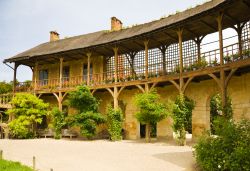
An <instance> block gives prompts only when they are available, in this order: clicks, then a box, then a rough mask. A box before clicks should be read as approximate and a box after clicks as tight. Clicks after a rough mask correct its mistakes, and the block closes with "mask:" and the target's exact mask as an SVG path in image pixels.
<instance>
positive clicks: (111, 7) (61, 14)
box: [0, 0, 205, 81]
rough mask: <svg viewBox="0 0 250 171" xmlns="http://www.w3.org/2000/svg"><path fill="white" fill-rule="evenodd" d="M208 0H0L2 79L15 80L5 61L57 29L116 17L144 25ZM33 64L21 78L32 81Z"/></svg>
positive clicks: (86, 28)
mask: <svg viewBox="0 0 250 171" xmlns="http://www.w3.org/2000/svg"><path fill="white" fill-rule="evenodd" d="M204 2H205V0H178V1H173V0H122V1H121V0H120V1H119V0H116V1H115V0H0V61H1V62H0V81H4V80H5V81H11V80H13V70H12V69H11V68H9V67H8V66H6V65H4V64H3V63H2V61H3V60H4V59H6V58H9V57H12V56H14V55H16V54H18V53H20V52H23V51H25V50H28V49H30V48H32V47H34V46H37V45H38V44H41V43H44V42H48V41H49V32H50V31H52V30H56V31H57V32H58V33H59V34H60V37H61V38H64V37H71V36H76V35H81V34H86V33H91V32H96V31H100V30H109V29H110V18H111V17H112V16H116V17H117V18H119V19H120V20H121V21H122V22H123V26H125V27H126V26H131V25H134V24H142V23H145V22H150V21H152V20H156V19H160V18H161V17H162V16H167V15H169V14H173V13H175V12H176V11H183V10H185V9H187V8H190V7H194V6H196V5H198V4H202V3H204ZM31 78H32V72H31V69H30V68H29V67H26V66H19V67H18V69H17V79H18V80H19V81H25V80H31Z"/></svg>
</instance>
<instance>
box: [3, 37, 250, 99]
mask: <svg viewBox="0 0 250 171" xmlns="http://www.w3.org/2000/svg"><path fill="white" fill-rule="evenodd" d="M248 42H250V40H249V39H248V40H245V41H243V42H242V44H250V43H248ZM223 53H224V63H225V64H227V63H230V62H234V61H238V60H241V59H246V58H249V57H250V47H248V46H243V49H242V56H240V55H239V44H238V43H235V44H232V45H228V46H225V47H224V48H223ZM219 61H220V50H219V49H214V50H211V51H208V52H204V53H201V61H200V63H197V61H195V62H194V63H191V64H189V65H188V66H183V72H188V71H193V70H198V69H203V68H205V67H213V66H216V65H219V64H220V63H219ZM166 62H168V61H166ZM161 65H162V64H161V63H154V64H150V65H148V68H149V70H148V79H151V78H152V77H154V78H156V77H160V76H164V75H170V74H177V73H179V66H178V65H173V66H171V67H169V66H167V67H166V72H163V69H162V68H161V67H160V68H159V67H157V66H161ZM87 78H88V77H87V75H83V76H82V75H81V76H74V77H63V78H62V87H61V88H62V89H67V88H75V87H76V86H78V85H87ZM144 79H146V75H145V66H138V67H136V68H133V71H132V70H131V68H129V69H126V68H125V69H124V70H122V71H121V70H118V71H117V82H125V81H135V80H144ZM114 83H115V73H114V72H113V73H112V72H104V73H94V74H90V82H89V86H92V87H94V86H100V85H104V84H114ZM34 85H35V84H34V82H20V83H18V84H17V86H16V91H17V92H31V91H34V87H35V86H34ZM36 87H37V89H36V90H50V91H52V90H56V89H60V78H55V79H47V80H39V81H37V83H36ZM0 100H1V102H2V101H3V98H0Z"/></svg>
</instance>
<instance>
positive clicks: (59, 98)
mask: <svg viewBox="0 0 250 171" xmlns="http://www.w3.org/2000/svg"><path fill="white" fill-rule="evenodd" d="M62 99H63V96H62V92H59V95H58V109H59V110H60V111H61V112H62Z"/></svg>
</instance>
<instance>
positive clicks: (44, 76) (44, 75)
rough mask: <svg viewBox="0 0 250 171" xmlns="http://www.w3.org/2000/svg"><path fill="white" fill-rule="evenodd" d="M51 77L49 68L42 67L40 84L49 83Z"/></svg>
mask: <svg viewBox="0 0 250 171" xmlns="http://www.w3.org/2000/svg"><path fill="white" fill-rule="evenodd" d="M48 79H49V72H48V70H47V69H42V70H40V71H39V84H40V85H42V86H43V85H47V84H48Z"/></svg>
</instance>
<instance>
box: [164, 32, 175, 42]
mask: <svg viewBox="0 0 250 171" xmlns="http://www.w3.org/2000/svg"><path fill="white" fill-rule="evenodd" d="M164 34H165V35H167V36H168V37H169V38H171V39H172V40H174V41H178V38H176V37H174V36H172V35H170V34H168V33H167V32H164Z"/></svg>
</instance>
